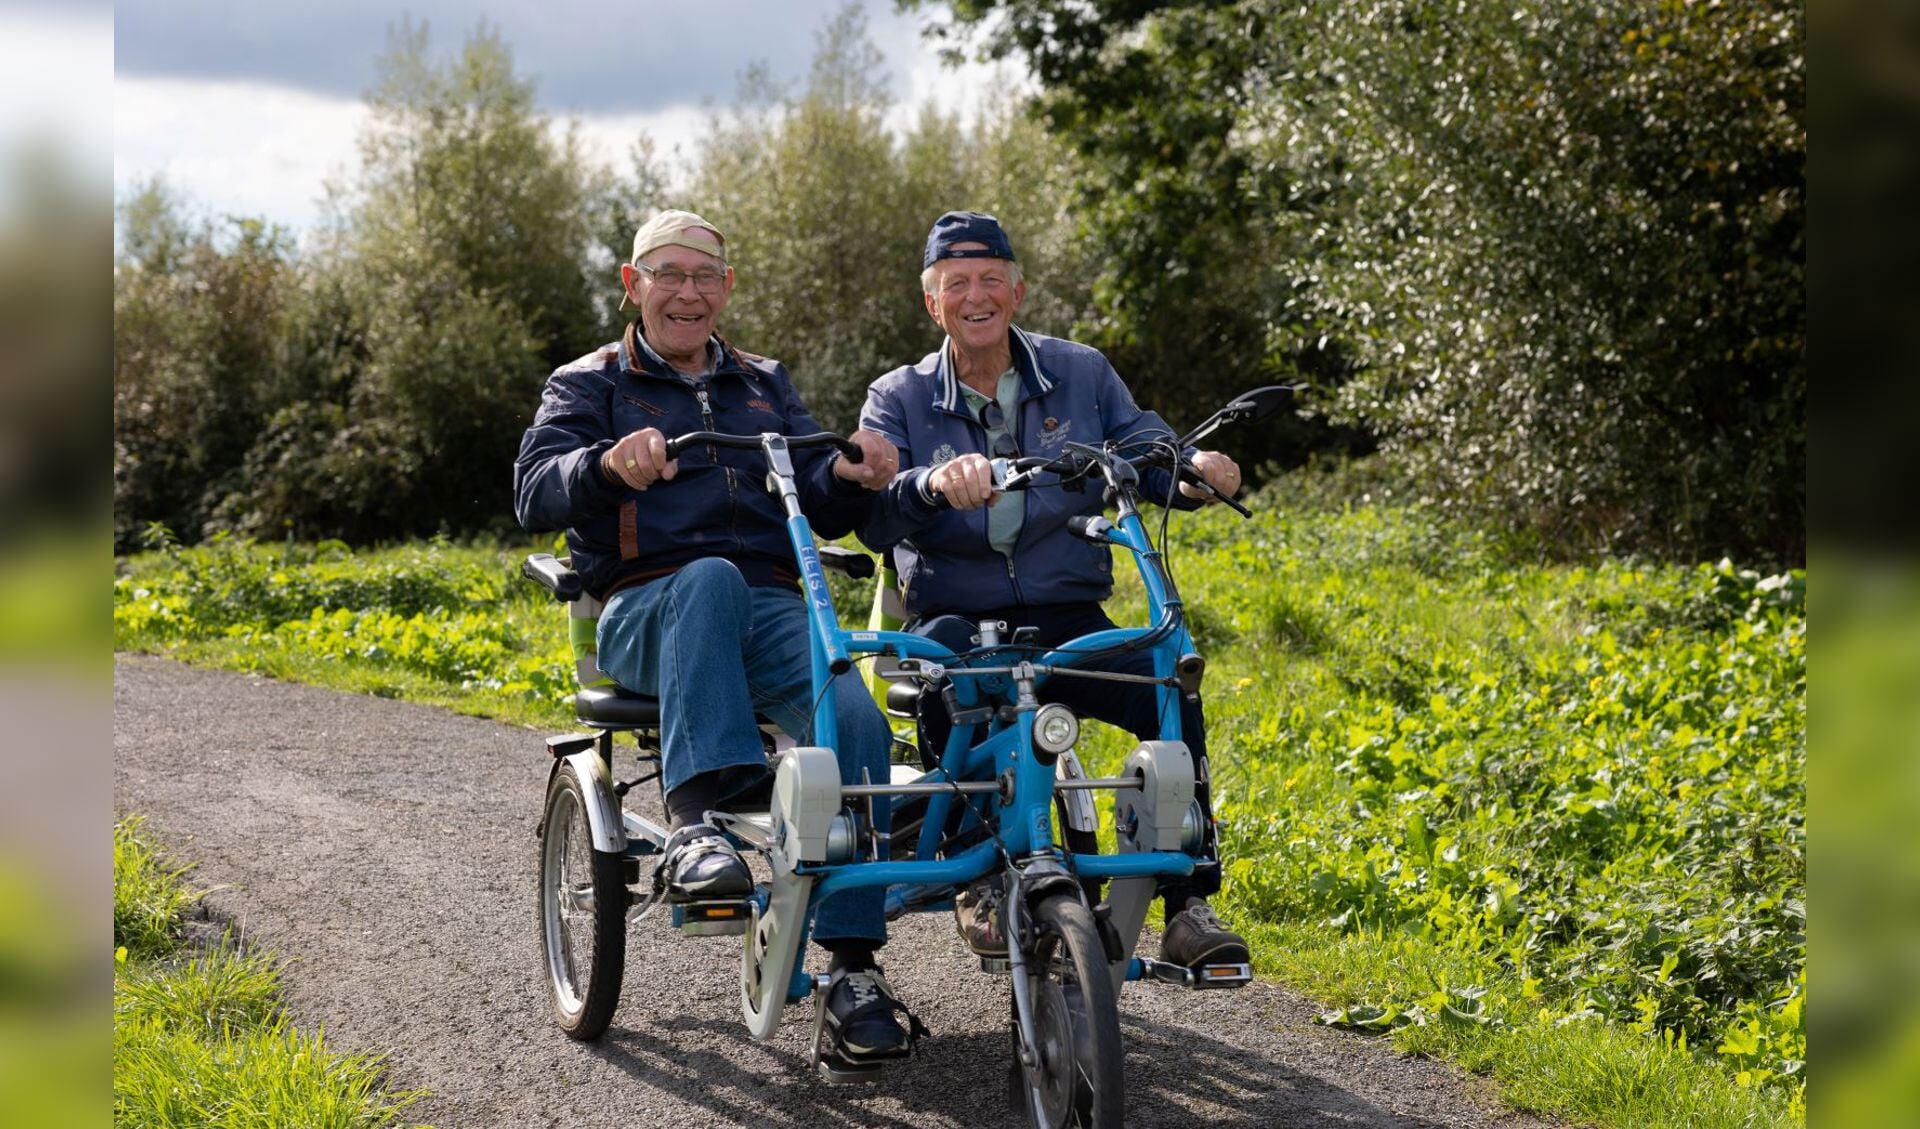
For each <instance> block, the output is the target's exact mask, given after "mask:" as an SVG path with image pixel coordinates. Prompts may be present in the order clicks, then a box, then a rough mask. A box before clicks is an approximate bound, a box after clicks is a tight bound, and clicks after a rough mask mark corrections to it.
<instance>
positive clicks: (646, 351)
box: [620, 318, 746, 380]
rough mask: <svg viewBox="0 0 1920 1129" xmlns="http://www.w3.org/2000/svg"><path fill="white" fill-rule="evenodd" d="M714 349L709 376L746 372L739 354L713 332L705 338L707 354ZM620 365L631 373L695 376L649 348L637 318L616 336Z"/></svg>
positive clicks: (669, 376)
mask: <svg viewBox="0 0 1920 1129" xmlns="http://www.w3.org/2000/svg"><path fill="white" fill-rule="evenodd" d="M715 350H718V352H719V355H718V357H716V358H715V361H714V366H713V375H715V376H719V375H720V374H721V373H731V372H745V371H746V366H744V365H742V364H741V363H740V357H739V355H738V354H737V353H735V351H734V348H733V346H732V345H730V344H728V343H727V340H726V338H724V337H721V336H720V335H719V334H717V333H716V334H714V335H713V336H712V337H710V338H708V339H707V355H708V356H709V357H713V356H714V352H715ZM620 367H621V368H622V369H624V370H625V371H627V372H630V373H632V374H634V375H635V376H653V377H663V378H666V379H669V380H692V379H697V378H694V377H689V376H687V375H686V374H685V373H683V372H681V371H680V370H679V369H676V368H674V367H673V366H672V365H670V364H668V363H667V362H666V360H665V359H664V358H663V357H661V356H660V354H658V353H656V352H654V351H653V346H651V345H649V344H647V339H646V337H645V336H643V335H642V334H641V332H640V319H639V318H635V319H633V320H632V321H630V322H628V323H627V331H626V332H625V333H623V334H621V336H620Z"/></svg>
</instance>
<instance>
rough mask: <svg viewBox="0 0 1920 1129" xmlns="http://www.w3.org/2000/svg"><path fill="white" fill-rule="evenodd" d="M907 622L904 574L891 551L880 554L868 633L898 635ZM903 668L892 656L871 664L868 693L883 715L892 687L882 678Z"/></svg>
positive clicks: (868, 668) (885, 656)
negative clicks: (901, 580) (879, 632)
mask: <svg viewBox="0 0 1920 1129" xmlns="http://www.w3.org/2000/svg"><path fill="white" fill-rule="evenodd" d="M906 622H907V605H906V603H905V601H903V600H902V599H901V598H900V571H899V569H898V568H897V567H896V566H895V565H894V563H893V551H892V550H891V549H889V550H887V551H886V552H883V553H881V554H880V567H879V568H877V569H875V570H874V573H873V610H872V611H871V612H870V613H868V615H867V630H868V631H898V630H900V629H901V628H902V627H905V626H906ZM899 668H900V660H899V659H897V658H895V657H894V656H892V655H875V656H874V658H873V661H872V662H870V663H868V664H867V675H866V677H867V692H868V693H869V694H872V695H873V700H874V701H875V702H877V703H878V704H879V706H880V708H881V710H883V711H884V710H885V709H886V708H887V686H888V685H889V683H888V682H887V680H886V679H885V678H883V677H881V674H882V673H883V672H885V671H892V670H898V669H899Z"/></svg>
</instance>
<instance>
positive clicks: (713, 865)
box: [660, 823, 753, 900]
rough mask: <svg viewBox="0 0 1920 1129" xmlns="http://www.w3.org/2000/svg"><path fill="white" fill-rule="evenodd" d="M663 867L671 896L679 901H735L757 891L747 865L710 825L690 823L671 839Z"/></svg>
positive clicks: (725, 839)
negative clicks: (722, 899) (717, 899)
mask: <svg viewBox="0 0 1920 1129" xmlns="http://www.w3.org/2000/svg"><path fill="white" fill-rule="evenodd" d="M660 866H661V868H662V873H663V874H664V875H665V877H666V880H667V896H668V897H669V898H672V899H675V900H690V899H699V898H734V897H739V896H740V895H742V894H745V893H746V892H747V891H749V890H751V889H753V872H752V871H750V870H748V869H747V864H746V861H745V860H744V859H742V858H741V857H740V852H738V851H736V850H734V849H733V844H732V843H729V842H728V841H727V838H726V836H724V835H722V834H721V833H720V829H719V828H717V827H715V826H713V825H712V824H710V823H689V824H688V825H687V826H685V827H682V828H681V829H679V830H678V831H675V832H674V833H673V834H672V835H669V836H668V837H667V845H666V857H665V858H664V859H663V860H662V861H661V863H660Z"/></svg>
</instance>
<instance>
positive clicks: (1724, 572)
mask: <svg viewBox="0 0 1920 1129" xmlns="http://www.w3.org/2000/svg"><path fill="white" fill-rule="evenodd" d="M1316 482H1317V480H1315V479H1313V478H1310V477H1307V476H1294V477H1291V478H1287V479H1283V480H1281V482H1279V483H1278V484H1276V486H1275V487H1274V488H1272V489H1271V490H1270V491H1269V492H1268V493H1267V495H1265V500H1266V502H1267V507H1266V508H1264V509H1261V510H1260V511H1259V516H1258V517H1257V518H1256V519H1255V520H1254V521H1252V522H1246V523H1242V522H1240V521H1239V519H1237V518H1235V517H1233V516H1232V515H1231V514H1228V513H1226V512H1225V511H1223V510H1214V511H1208V512H1205V513H1202V514H1198V515H1187V516H1182V517H1181V518H1180V519H1179V520H1178V521H1177V522H1176V523H1175V527H1174V528H1175V531H1176V533H1175V543H1174V551H1173V560H1174V565H1175V568H1176V572H1177V575H1178V576H1179V577H1180V578H1181V581H1182V587H1183V591H1184V594H1185V595H1186V596H1187V598H1188V600H1189V601H1190V604H1191V606H1192V607H1193V609H1194V615H1195V617H1196V621H1197V627H1196V630H1197V634H1198V637H1199V639H1200V642H1201V645H1202V646H1203V648H1204V649H1205V650H1206V652H1207V654H1208V655H1209V658H1210V660H1211V666H1210V668H1209V681H1208V686H1209V697H1208V711H1209V718H1210V725H1209V733H1210V740H1211V742H1212V747H1213V749H1214V771H1215V779H1216V786H1215V788H1216V792H1215V794H1216V796H1218V797H1219V799H1218V807H1219V814H1220V816H1221V819H1222V821H1223V832H1224V836H1225V843H1226V852H1227V856H1228V858H1229V860H1230V861H1229V871H1228V892H1227V895H1226V897H1225V899H1224V901H1223V903H1222V904H1223V909H1224V910H1225V912H1227V913H1228V914H1229V915H1230V916H1231V917H1232V918H1233V919H1234V920H1235V921H1238V922H1242V923H1248V924H1251V925H1252V926H1253V927H1254V932H1255V934H1256V938H1257V941H1258V944H1257V946H1256V950H1257V952H1258V954H1259V957H1260V963H1261V967H1262V970H1263V971H1264V972H1265V973H1267V974H1269V975H1275V976H1278V977H1279V978H1281V979H1282V980H1284V981H1287V982H1289V983H1292V984H1295V985H1298V986H1300V987H1302V988H1303V989H1305V990H1307V991H1309V992H1310V993H1312V994H1313V995H1315V996H1316V997H1318V998H1320V999H1322V1000H1325V1001H1326V1002H1327V1003H1328V1004H1329V1005H1330V1009H1331V1010H1330V1011H1329V1012H1328V1015H1327V1017H1326V1020H1327V1021H1328V1022H1331V1023H1337V1024H1341V1025H1345V1026H1350V1027H1354V1028H1359V1029H1365V1030H1379V1031H1383V1032H1391V1033H1392V1037H1393V1038H1394V1039H1395V1040H1396V1041H1397V1042H1398V1043H1399V1044H1400V1045H1402V1046H1404V1047H1406V1048H1408V1049H1411V1050H1419V1051H1425V1052H1432V1053H1444V1054H1446V1055H1448V1056H1451V1057H1454V1058H1456V1059H1458V1060H1459V1061H1461V1062H1463V1063H1466V1064H1468V1065H1470V1066H1473V1067H1475V1068H1477V1069H1483V1070H1487V1071H1489V1072H1491V1073H1493V1074H1494V1075H1495V1076H1496V1077H1498V1078H1500V1079H1501V1080H1502V1081H1503V1083H1505V1085H1506V1090H1505V1092H1506V1094H1507V1096H1508V1098H1509V1099H1510V1100H1512V1101H1514V1102H1516V1103H1519V1104H1524V1105H1528V1106H1534V1107H1538V1108H1544V1109H1550V1110H1556V1111H1560V1112H1563V1113H1568V1114H1572V1115H1575V1116H1579V1117H1583V1118H1590V1119H1593V1120H1596V1121H1598V1122H1601V1123H1603V1124H1608V1125H1620V1126H1628V1125H1635V1126H1639V1125H1659V1124H1668V1125H1698V1124H1728V1125H1732V1124H1746V1123H1750V1122H1751V1121H1753V1120H1755V1119H1757V1120H1759V1121H1763V1122H1775V1121H1778V1122H1781V1123H1788V1122H1791V1121H1794V1120H1796V1119H1798V1118H1799V1117H1800V1116H1801V1115H1800V1113H1799V1112H1798V1111H1799V1110H1800V1108H1801V1100H1802V1099H1801V1095H1802V1093H1803V1092H1804V1091H1803V1086H1804V1078H1805V1058H1806V1050H1805V1046H1806V1044H1805V1026H1804V1000H1805V971H1804V970H1805V942H1804V931H1805V908H1804V899H1805V828H1804V812H1805V788H1804V779H1803V777H1804V768H1805V622H1806V621H1805V611H1804V604H1803V601H1804V575H1803V574H1801V573H1797V572H1796V573H1788V574H1784V575H1781V576H1774V577H1763V576H1760V575H1758V574H1755V573H1753V572H1750V571H1745V570H1741V569H1738V568H1735V567H1734V566H1733V565H1731V564H1727V563H1722V564H1719V565H1701V566H1696V567H1692V568H1687V567H1680V566H1673V565H1649V564H1639V563H1632V562H1607V563H1603V564H1599V565H1595V566H1588V567H1568V566H1561V565H1543V564H1539V563H1529V562H1528V561H1527V560H1525V559H1523V557H1524V554H1522V552H1521V551H1520V550H1519V549H1517V548H1516V547H1514V546H1512V545H1510V544H1508V543H1505V542H1502V541H1500V540H1497V539H1493V538H1490V537H1487V536H1485V535H1483V534H1480V533H1476V532H1473V531H1471V530H1468V529H1466V528H1463V527H1459V526H1457V525H1455V524H1453V523H1450V522H1448V521H1446V520H1444V519H1443V518H1441V517H1440V516H1438V515H1437V514H1436V513H1435V512H1434V511H1432V510H1430V509H1420V508H1397V509H1396V508H1386V507H1378V506H1364V507H1356V508H1342V507H1340V506H1337V505H1333V504H1323V503H1317V502H1313V501H1304V502H1303V501H1301V500H1300V499H1301V498H1303V497H1305V498H1310V497H1311V496H1313V495H1314V494H1316V492H1317V491H1318V490H1319V489H1320V488H1319V487H1317V486H1316ZM1288 498H1291V499H1293V501H1292V502H1291V503H1290V504H1288V505H1286V506H1284V507H1283V506H1282V505H1280V504H1279V503H1280V502H1281V500H1283V499H1288ZM524 551H525V550H524V549H520V548H515V549H497V548H478V547H476V548H459V547H455V546H452V545H450V544H446V543H444V542H442V543H436V544H431V545H425V546H412V547H405V548H398V549H390V550H383V551H379V552H371V553H365V554H360V555H357V556H354V555H349V554H348V553H347V552H346V550H344V549H342V548H340V547H337V546H334V547H328V548H324V549H305V548H294V549H280V548H267V547H262V546H252V545H247V544H245V543H243V542H238V541H232V540H219V541H215V542H213V543H210V544H208V545H205V546H202V547H197V548H193V549H181V548H178V547H169V548H167V549H166V550H164V551H161V552H156V553H150V554H144V555H142V556H139V557H136V558H132V559H130V560H128V561H126V562H125V564H124V575H122V576H121V577H120V578H119V579H118V580H117V581H116V585H115V597H114V606H115V612H114V621H115V633H116V641H117V644H118V646H120V647H122V648H126V649H136V650H148V651H156V652H160V653H167V654H175V655H180V656H182V657H188V658H192V659H195V660H197V661H203V662H212V663H217V664H219V665H224V666H229V667H233V668H237V669H248V670H257V671H262V672H265V673H270V674H275V675H279V676H285V677H298V678H304V679H309V680H313V681H319V682H323V683H327V684H331V685H336V686H342V687H345V688H352V689H368V688H373V689H377V690H379V691H380V692H383V693H388V694H401V695H405V696H408V697H414V698H418V699H421V700H425V701H434V702H442V703H447V704H453V705H456V706H457V707H458V708H463V709H466V710H469V711H471V712H476V713H482V714H488V715H491V716H498V717H503V718H508V719H512V720H517V721H524V722H530V723H536V724H547V725H564V724H566V719H567V717H568V711H567V709H566V705H565V699H566V697H567V695H568V694H569V693H570V692H571V688H572V677H571V665H570V663H571V658H570V653H569V652H568V650H567V648H566V644H565V634H564V617H563V614H562V612H561V611H560V609H559V608H557V607H556V606H555V605H553V604H552V603H551V602H550V601H546V600H544V599H542V598H540V595H539V593H538V591H537V589H535V588H534V587H533V586H532V585H530V584H526V583H524V582H516V581H514V580H512V579H511V578H512V577H513V576H514V574H515V573H516V572H517V567H518V562H519V559H520V557H521V556H522V555H523V553H524ZM1122 574H1123V576H1125V575H1127V574H1126V572H1125V570H1123V572H1122ZM1250 578H1251V579H1255V580H1257V581H1258V583H1254V584H1250V583H1249V579H1250ZM836 594H837V596H838V597H839V602H840V606H841V610H842V615H843V616H844V617H847V618H848V619H856V618H857V619H859V620H864V617H865V609H866V603H867V601H866V600H865V599H864V597H865V595H866V593H865V592H862V591H860V590H859V588H858V587H856V586H854V585H852V584H842V585H839V586H838V587H837V592H836ZM1138 601H1139V595H1138V590H1137V587H1136V586H1133V585H1131V584H1127V583H1123V586H1122V590H1121V593H1120V595H1119V596H1118V597H1117V598H1116V602H1115V607H1114V611H1115V614H1116V616H1117V617H1119V618H1121V619H1122V621H1123V622H1124V621H1125V618H1126V617H1128V616H1135V617H1137V616H1138V614H1139V603H1138ZM1094 733H1095V735H1094V737H1093V738H1092V740H1091V741H1090V742H1089V745H1088V750H1087V751H1088V754H1089V757H1090V759H1091V760H1092V761H1093V762H1094V767H1095V768H1096V769H1105V768H1109V767H1111V765H1109V764H1105V763H1103V762H1106V761H1111V760H1113V759H1115V758H1117V757H1118V756H1120V755H1121V754H1122V752H1123V750H1124V748H1125V746H1126V744H1127V743H1128V742H1127V741H1126V739H1124V738H1123V737H1121V736H1120V735H1118V734H1115V733H1113V732H1112V731H1107V730H1103V729H1101V728H1100V727H1095V730H1094Z"/></svg>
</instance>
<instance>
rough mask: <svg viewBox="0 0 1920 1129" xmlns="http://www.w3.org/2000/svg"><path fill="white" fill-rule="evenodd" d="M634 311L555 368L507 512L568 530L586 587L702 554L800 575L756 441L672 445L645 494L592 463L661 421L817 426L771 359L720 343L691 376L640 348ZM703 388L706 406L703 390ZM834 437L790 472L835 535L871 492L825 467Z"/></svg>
mask: <svg viewBox="0 0 1920 1129" xmlns="http://www.w3.org/2000/svg"><path fill="white" fill-rule="evenodd" d="M638 333H639V322H637V321H636V322H633V323H632V324H630V325H629V326H628V327H627V333H626V336H625V337H624V338H623V339H622V340H620V341H616V342H614V343H612V344H610V345H607V346H606V347H605V348H602V349H599V350H597V351H595V352H593V353H589V354H588V355H586V356H584V357H581V358H580V359H579V360H577V361H574V362H572V363H571V364H567V365H563V366H561V367H560V368H558V369H556V370H554V373H553V375H552V376H550V377H548V378H547V386H546V391H545V392H544V393H543V394H542V395H541V398H540V410H539V412H538V414H536V415H535V416H534V418H533V426H531V427H529V428H527V433H526V435H525V436H524V437H523V438H522V439H521V440H520V455H519V457H518V458H517V459H515V460H514V464H513V511H514V514H515V516H517V517H518V518H519V519H520V524H521V525H523V526H525V527H526V528H527V529H529V530H532V531H534V532H542V531H547V530H554V529H565V530H566V531H567V547H568V550H569V551H570V552H571V553H572V555H573V567H574V570H575V571H577V572H578V573H580V577H581V580H582V581H583V582H584V583H585V585H586V589H587V591H588V592H590V593H592V594H594V595H596V596H599V597H600V598H602V599H604V598H606V596H607V595H608V594H610V593H611V592H613V591H614V590H616V589H618V588H622V587H626V586H628V585H631V584H635V583H640V582H642V581H645V580H650V579H653V578H654V577H657V576H665V575H666V574H668V573H670V572H673V571H675V570H677V569H679V568H681V567H683V566H685V565H687V564H690V563H692V562H693V561H695V560H698V559H700V558H702V557H724V558H726V559H728V560H730V561H732V562H733V563H734V564H735V565H737V566H738V567H739V568H740V571H741V573H742V574H743V575H744V576H745V577H746V580H747V583H749V584H754V585H759V586H763V587H764V586H770V585H785V586H789V587H797V575H798V569H797V568H796V567H795V565H794V560H793V548H792V543H791V542H790V541H789V540H788V538H787V530H786V514H785V512H784V511H783V510H782V508H781V506H780V500H779V498H777V497H775V496H774V495H773V494H771V493H769V492H768V491H767V489H766V488H765V485H764V483H765V482H766V477H767V466H766V457H765V456H764V455H762V454H761V453H760V452H759V451H736V450H731V449H727V448H719V447H708V446H700V447H696V448H692V449H689V450H686V451H682V452H681V453H680V457H679V461H680V468H679V471H678V472H677V473H676V474H675V476H674V477H673V479H672V480H671V481H664V480H663V481H660V482H656V483H654V484H653V485H652V486H650V487H648V488H647V490H646V491H645V492H644V493H643V492H641V491H638V490H634V489H632V488H630V487H628V486H627V485H626V484H625V483H624V482H621V481H619V480H618V479H609V478H607V477H606V476H605V475H604V473H603V472H602V471H601V469H600V456H601V455H602V454H603V453H604V452H606V451H607V449H608V448H610V447H612V446H613V445H614V443H615V441H617V440H618V439H620V438H621V437H623V436H626V435H628V434H629V433H631V432H635V431H639V430H641V429H642V428H648V427H654V428H658V429H659V430H660V431H661V433H662V434H664V435H665V436H666V437H667V438H669V439H672V438H674V437H675V436H678V435H684V434H686V433H687V432H689V431H719V432H727V433H731V434H739V435H752V434H758V433H760V432H763V431H777V432H781V433H782V434H786V435H807V434H811V433H813V432H816V431H820V430H823V429H822V428H821V427H820V425H819V424H818V423H816V422H815V421H814V418H813V417H812V416H811V415H809V414H808V413H807V409H806V407H805V406H804V405H802V404H801V402H800V396H799V394H798V393H797V392H795V391H794V388H793V380H792V378H791V377H789V376H788V375H787V367H786V366H785V365H783V364H781V363H780V362H779V361H773V360H768V359H767V358H765V357H757V356H754V355H753V354H751V353H743V352H741V351H739V350H737V349H735V348H733V347H732V346H731V345H727V344H726V343H725V342H722V343H721V359H720V363H719V365H718V367H717V368H716V370H715V371H714V373H713V375H712V376H710V377H706V378H702V379H700V380H699V381H698V382H697V383H696V384H694V385H689V384H688V383H687V381H686V380H685V379H683V378H682V377H680V376H679V375H678V374H677V373H675V372H673V371H672V370H671V369H669V368H668V367H667V366H665V365H664V364H662V363H660V362H659V361H657V360H654V359H652V358H650V357H648V356H647V353H646V350H644V349H641V348H639V347H638V346H639V341H638V338H637V336H636V335H637V334H638ZM702 391H704V392H705V393H706V398H707V404H706V407H705V409H704V410H703V408H702V405H701V402H700V393H701V392H702ZM832 462H833V458H832V452H831V449H830V448H824V447H813V448H809V449H806V450H801V451H795V452H793V465H794V479H795V483H796V485H797V487H798V489H799V491H800V501H801V505H802V507H803V508H804V509H805V510H806V512H807V519H808V521H809V523H811V524H812V525H813V528H814V531H815V532H816V533H818V534H819V535H820V536H822V537H825V538H829V539H831V538H834V537H841V536H844V535H845V534H847V533H849V532H851V531H852V530H853V529H854V527H855V526H856V525H858V524H859V523H860V522H861V521H863V520H865V519H866V518H867V516H868V515H869V514H870V513H871V511H872V508H873V502H874V499H875V497H876V496H877V495H876V493H875V492H873V491H869V490H867V489H865V488H863V487H861V486H859V485H857V484H855V483H851V482H847V481H845V480H843V479H839V478H836V477H834V475H833V469H832Z"/></svg>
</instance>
